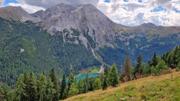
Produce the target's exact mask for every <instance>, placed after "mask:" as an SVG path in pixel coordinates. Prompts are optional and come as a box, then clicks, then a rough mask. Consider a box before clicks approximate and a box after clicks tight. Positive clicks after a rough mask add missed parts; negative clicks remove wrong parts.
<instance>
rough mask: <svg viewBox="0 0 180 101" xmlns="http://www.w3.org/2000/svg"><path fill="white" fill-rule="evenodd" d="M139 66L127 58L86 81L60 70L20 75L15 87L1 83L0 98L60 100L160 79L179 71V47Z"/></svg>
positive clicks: (87, 76) (7, 100) (87, 77)
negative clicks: (62, 72) (61, 75)
mask: <svg viewBox="0 0 180 101" xmlns="http://www.w3.org/2000/svg"><path fill="white" fill-rule="evenodd" d="M136 61H137V62H136V64H135V65H133V64H132V63H131V59H130V58H129V56H128V55H127V56H126V58H125V59H124V65H123V67H122V69H121V70H119V69H118V67H117V66H116V64H113V65H112V66H111V67H108V66H107V67H106V68H105V69H104V71H103V72H102V73H99V75H98V76H96V77H90V76H89V75H90V73H88V72H87V73H86V77H85V78H84V79H78V78H76V77H75V75H76V74H75V73H74V72H73V71H71V72H69V73H68V74H67V73H64V74H63V77H62V78H59V77H58V76H57V71H55V70H54V69H52V70H50V71H49V73H41V74H40V75H35V74H34V73H33V72H27V73H24V74H21V75H20V76H19V77H18V79H17V80H16V84H15V85H13V86H7V85H6V84H2V85H1V86H0V99H3V100H2V101H58V100H59V99H66V98H68V97H70V96H74V95H77V94H81V93H87V92H90V91H94V90H98V89H103V90H106V89H107V88H108V87H116V86H117V85H119V84H120V85H121V83H123V82H127V81H131V80H134V79H139V78H142V77H146V76H150V75H154V76H158V75H161V74H166V73H169V72H171V70H172V69H175V70H177V71H179V70H180V47H179V46H177V47H176V48H174V49H173V50H171V51H169V52H167V53H166V54H164V55H162V56H157V55H156V54H155V53H154V55H153V56H152V59H151V60H150V61H149V62H148V63H144V62H143V57H142V56H141V55H139V56H138V57H137V60H136Z"/></svg>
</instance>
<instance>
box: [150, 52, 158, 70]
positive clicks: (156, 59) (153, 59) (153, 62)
mask: <svg viewBox="0 0 180 101" xmlns="http://www.w3.org/2000/svg"><path fill="white" fill-rule="evenodd" d="M157 64H158V58H157V55H156V53H154V55H153V58H152V61H151V64H150V65H151V66H154V67H155V66H156V65H157Z"/></svg>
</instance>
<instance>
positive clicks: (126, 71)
mask: <svg viewBox="0 0 180 101" xmlns="http://www.w3.org/2000/svg"><path fill="white" fill-rule="evenodd" d="M124 75H125V78H126V81H129V80H131V60H130V58H129V56H128V55H127V56H126V58H125V63H124Z"/></svg>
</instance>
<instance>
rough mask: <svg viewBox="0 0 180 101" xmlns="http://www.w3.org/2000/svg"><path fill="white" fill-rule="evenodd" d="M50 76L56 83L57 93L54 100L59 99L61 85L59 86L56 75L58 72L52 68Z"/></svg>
mask: <svg viewBox="0 0 180 101" xmlns="http://www.w3.org/2000/svg"><path fill="white" fill-rule="evenodd" d="M49 77H50V79H51V81H52V82H53V84H54V90H55V93H54V97H53V101H58V100H59V86H58V79H57V77H56V73H55V70H54V69H52V70H51V72H50V75H49Z"/></svg>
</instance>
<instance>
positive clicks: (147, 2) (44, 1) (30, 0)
mask: <svg viewBox="0 0 180 101" xmlns="http://www.w3.org/2000/svg"><path fill="white" fill-rule="evenodd" d="M17 1H18V2H17ZM59 3H67V4H71V5H78V4H89V3H90V4H93V5H94V6H96V7H97V8H98V9H99V10H100V11H102V12H103V13H104V14H105V15H106V16H107V17H109V18H110V19H111V20H112V21H114V22H116V23H119V24H123V25H127V26H136V25H140V24H143V23H154V24H156V25H163V26H180V23H177V22H180V0H4V4H3V6H7V5H10V6H21V7H22V8H24V9H25V10H26V11H27V12H29V13H34V12H36V11H38V10H45V9H47V8H49V7H51V6H54V5H57V4H59Z"/></svg>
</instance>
